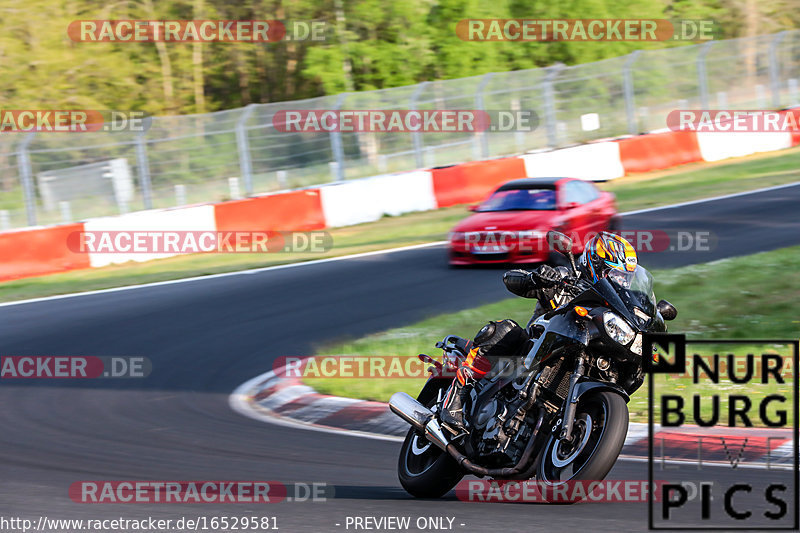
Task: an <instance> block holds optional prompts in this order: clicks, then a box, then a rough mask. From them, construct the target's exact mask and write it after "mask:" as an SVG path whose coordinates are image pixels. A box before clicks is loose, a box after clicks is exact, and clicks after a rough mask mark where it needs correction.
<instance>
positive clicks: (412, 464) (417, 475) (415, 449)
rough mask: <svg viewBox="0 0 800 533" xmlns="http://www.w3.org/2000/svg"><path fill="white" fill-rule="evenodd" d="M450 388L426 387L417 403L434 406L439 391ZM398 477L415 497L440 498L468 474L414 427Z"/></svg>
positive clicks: (406, 441)
mask: <svg viewBox="0 0 800 533" xmlns="http://www.w3.org/2000/svg"><path fill="white" fill-rule="evenodd" d="M448 386H449V383H442V387H425V388H424V389H422V392H420V395H419V397H418V398H417V401H418V402H420V403H421V404H422V405H424V406H425V407H431V406H433V405H435V404H436V399H437V394H438V392H439V390H441V389H442V388H445V389H446V388H447V387H448ZM397 477H398V478H400V484H401V485H402V486H403V488H404V489H406V492H408V493H409V494H411V495H412V496H414V497H416V498H439V497H441V496H444V495H445V494H447V493H448V492H449V491H450V489H452V488H453V487H455V486H456V483H458V482H459V481H461V478H462V477H464V471H463V470H461V468H459V466H458V463H456V461H455V460H454V459H453V458H452V457H451V456H450V455H449V454H448V453H446V452H443V451H442V450H440V449H439V448H437V447H436V446H434V445H433V444H431V443H430V442H428V440H427V439H426V438H425V437H424V436H422V435H420V434H419V433H418V432H417V431H416V430H415V429H414V428H411V429H409V430H408V433H407V434H406V438H405V440H404V441H403V446H402V447H401V448H400V457H399V459H398V461H397Z"/></svg>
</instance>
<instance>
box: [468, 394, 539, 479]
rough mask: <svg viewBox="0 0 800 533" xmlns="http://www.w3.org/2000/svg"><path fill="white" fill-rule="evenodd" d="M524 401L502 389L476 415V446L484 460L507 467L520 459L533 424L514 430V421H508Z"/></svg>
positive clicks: (473, 420) (474, 419)
mask: <svg viewBox="0 0 800 533" xmlns="http://www.w3.org/2000/svg"><path fill="white" fill-rule="evenodd" d="M522 403H523V402H522V400H521V399H520V398H519V397H518V396H516V395H515V398H506V397H505V394H504V392H503V391H500V392H498V394H497V395H495V396H494V397H493V398H491V399H490V400H488V401H487V402H486V403H484V404H483V405H481V406H479V407H478V409H477V410H476V411H475V412H474V413H473V414H472V416H471V417H470V422H471V425H472V427H473V431H472V448H473V450H474V452H475V455H478V456H480V457H481V459H482V462H486V463H490V464H492V465H494V466H507V465H514V464H516V463H517V461H519V458H520V457H521V456H522V452H523V451H524V449H525V445H526V444H527V442H528V437H529V436H530V433H531V429H530V428H531V424H530V423H526V424H522V425H521V426H520V427H519V431H514V430H513V429H512V428H513V424H509V423H508V422H509V421H511V419H512V418H513V417H514V415H515V414H516V412H517V409H518V408H519V407H520V406H521V405H522Z"/></svg>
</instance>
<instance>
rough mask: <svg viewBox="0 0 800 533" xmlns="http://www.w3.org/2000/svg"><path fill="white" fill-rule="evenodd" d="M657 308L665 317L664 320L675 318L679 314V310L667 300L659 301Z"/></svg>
mask: <svg viewBox="0 0 800 533" xmlns="http://www.w3.org/2000/svg"><path fill="white" fill-rule="evenodd" d="M656 308H657V309H658V312H659V313H661V316H662V317H664V320H675V317H677V316H678V310H677V309H676V308H675V306H674V305H672V304H671V303H669V302H668V301H666V300H661V301H659V302H658V304H657V305H656Z"/></svg>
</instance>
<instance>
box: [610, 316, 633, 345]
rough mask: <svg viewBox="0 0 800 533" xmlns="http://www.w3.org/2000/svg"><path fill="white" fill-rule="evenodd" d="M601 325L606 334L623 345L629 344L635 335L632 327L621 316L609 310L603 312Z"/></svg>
mask: <svg viewBox="0 0 800 533" xmlns="http://www.w3.org/2000/svg"><path fill="white" fill-rule="evenodd" d="M603 326H605V328H606V333H608V336H609V337H611V338H612V339H614V340H615V341H617V342H618V343H620V344H622V345H623V346H627V345H628V344H630V342H631V341H632V340H633V337H634V336H635V335H636V332H635V331H633V328H632V327H630V326H629V325H628V323H627V322H625V320H623V319H622V317H620V316H619V315H617V314H616V313H611V312H610V311H606V312H605V313H603Z"/></svg>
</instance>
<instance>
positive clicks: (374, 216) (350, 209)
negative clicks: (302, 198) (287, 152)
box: [320, 170, 437, 228]
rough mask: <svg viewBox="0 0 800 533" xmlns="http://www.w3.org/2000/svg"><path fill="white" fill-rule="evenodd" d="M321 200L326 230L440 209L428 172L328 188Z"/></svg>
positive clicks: (360, 180)
mask: <svg viewBox="0 0 800 533" xmlns="http://www.w3.org/2000/svg"><path fill="white" fill-rule="evenodd" d="M320 198H321V203H322V212H323V214H324V217H325V226H326V227H329V228H336V227H340V226H351V225H353V224H361V223H363V222H372V221H375V220H378V219H380V218H381V217H382V216H384V215H391V216H397V215H401V214H403V213H411V212H414V211H429V210H431V209H436V207H437V206H436V200H435V198H434V193H433V178H432V176H431V171H429V170H416V171H414V172H403V173H400V174H389V175H386V176H376V177H374V178H365V179H359V180H351V181H346V182H344V183H340V184H335V185H329V186H327V187H322V188H321V189H320Z"/></svg>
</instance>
